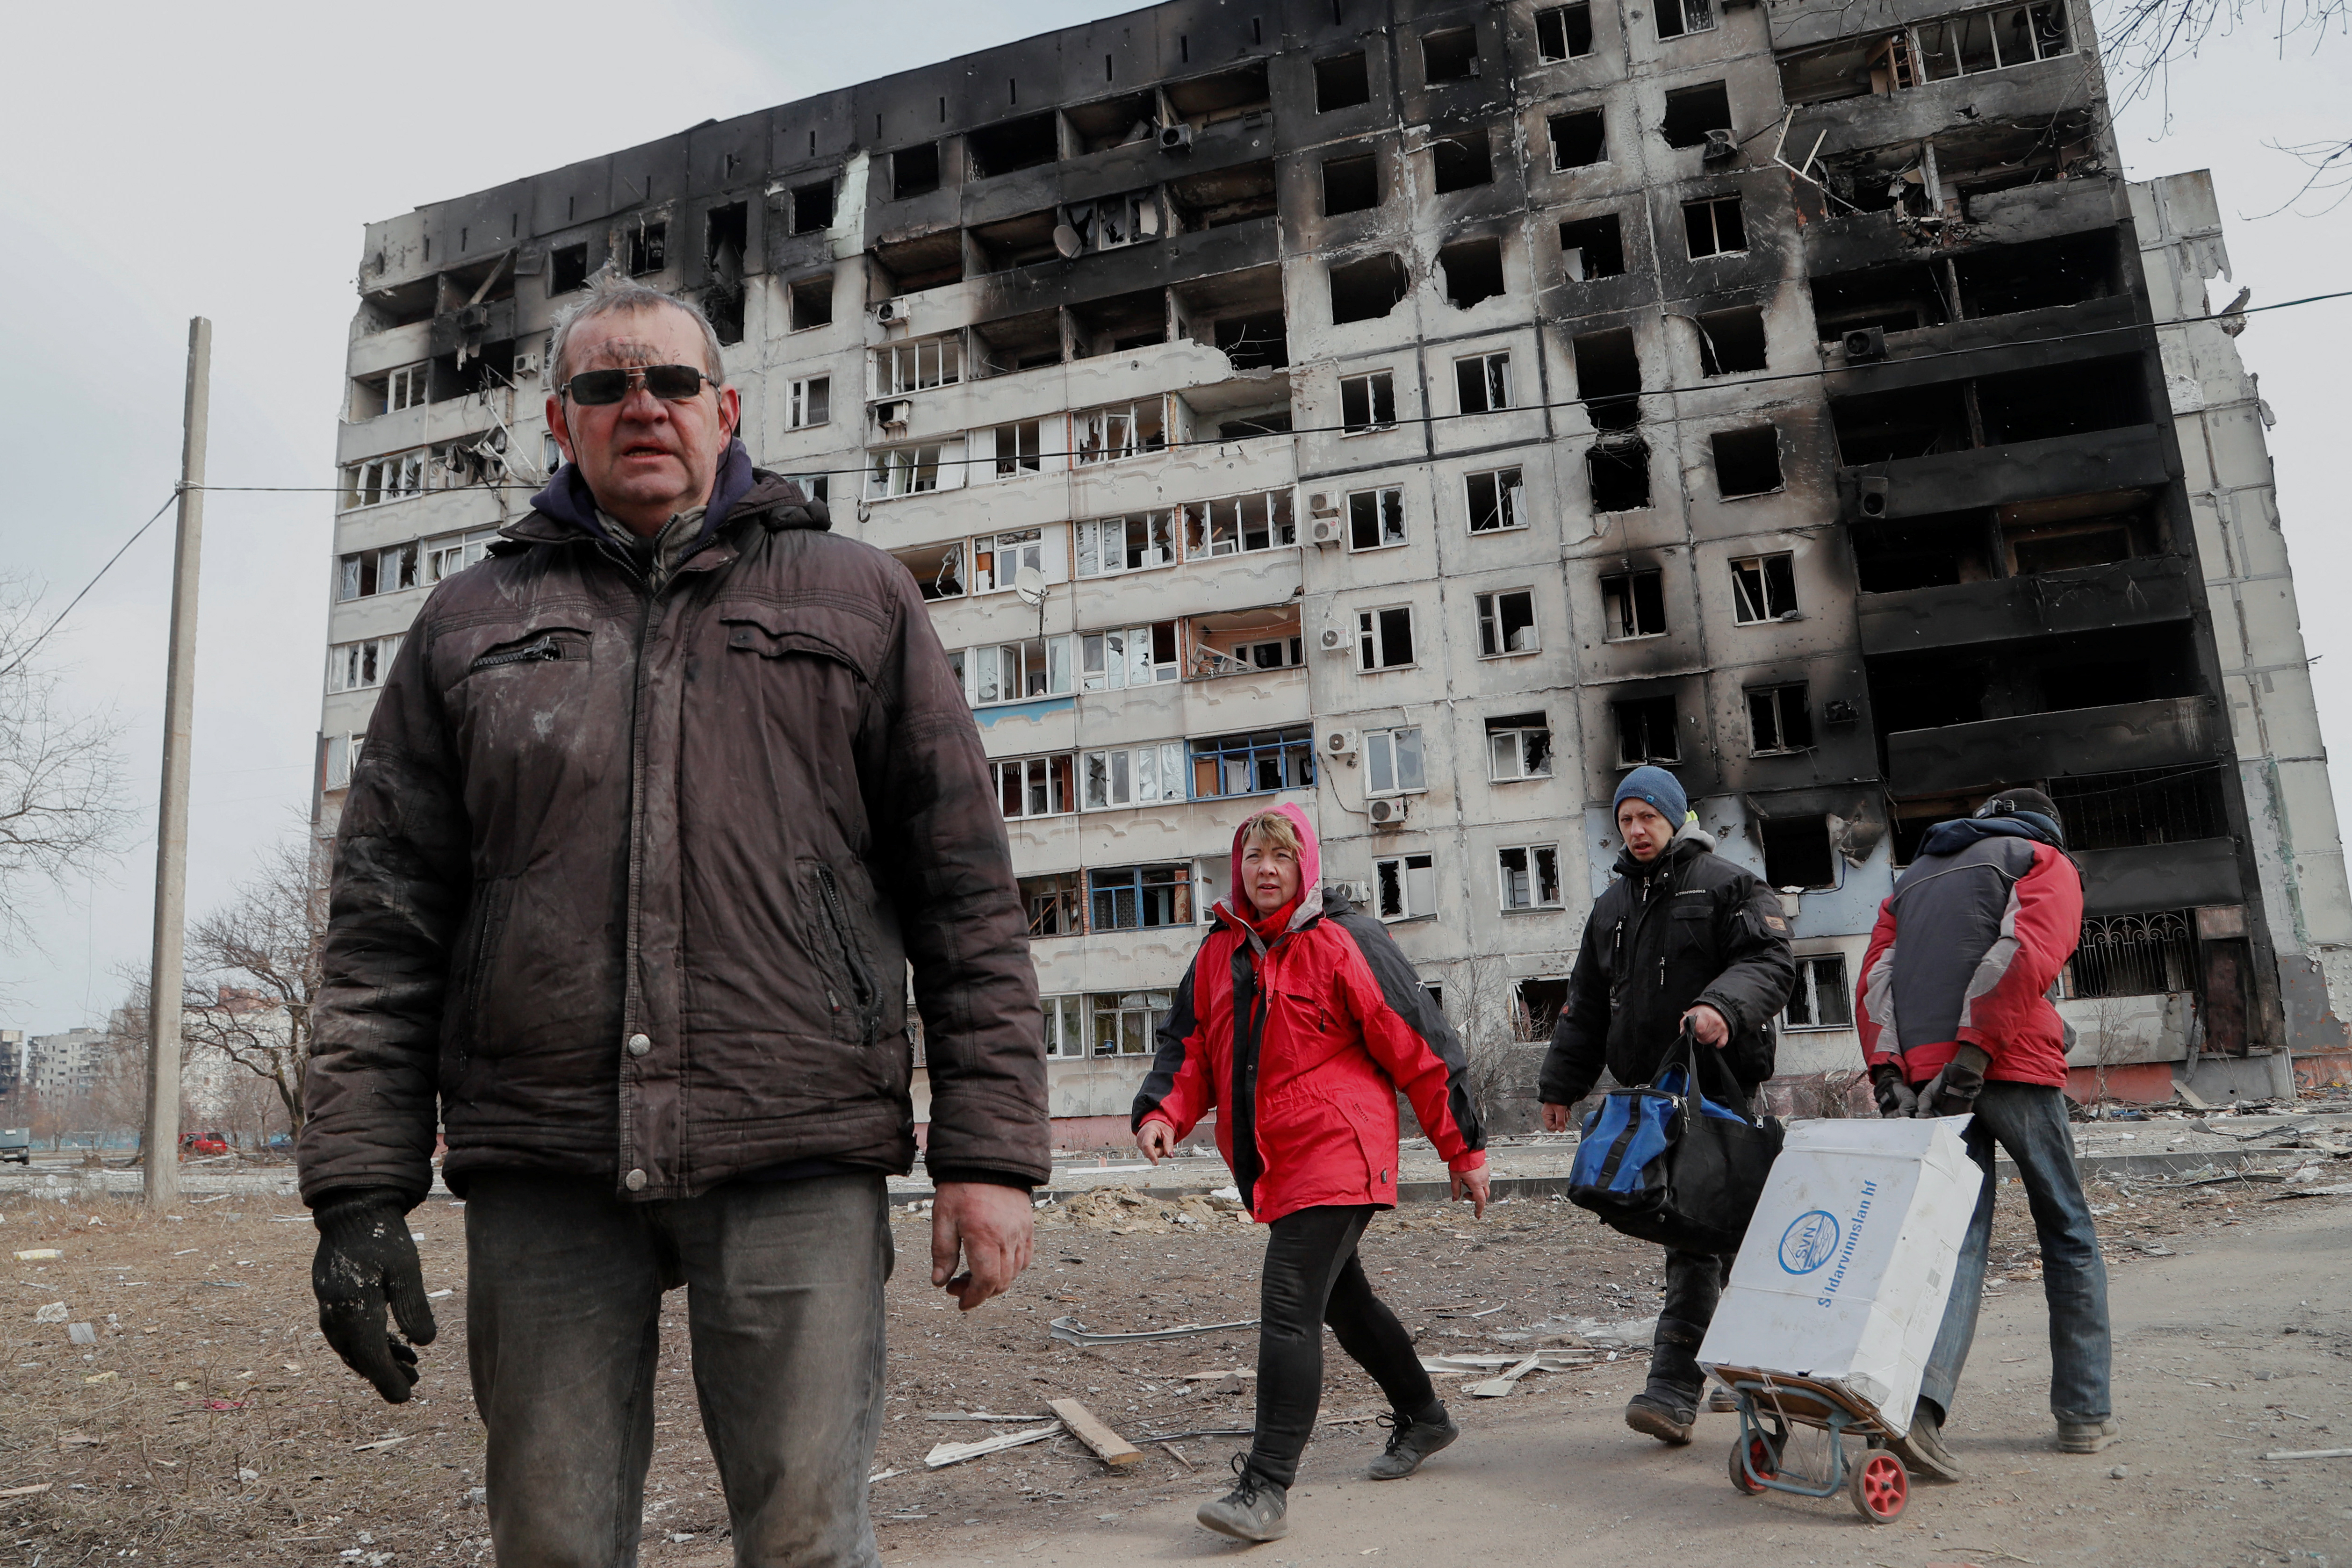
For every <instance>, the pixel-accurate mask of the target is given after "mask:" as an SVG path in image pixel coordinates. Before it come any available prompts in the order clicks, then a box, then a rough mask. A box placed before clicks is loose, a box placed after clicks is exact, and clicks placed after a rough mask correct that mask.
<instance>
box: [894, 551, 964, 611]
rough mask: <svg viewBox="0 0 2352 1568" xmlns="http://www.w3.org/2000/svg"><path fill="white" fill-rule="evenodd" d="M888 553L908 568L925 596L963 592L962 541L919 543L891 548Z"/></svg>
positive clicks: (951, 596)
mask: <svg viewBox="0 0 2352 1568" xmlns="http://www.w3.org/2000/svg"><path fill="white" fill-rule="evenodd" d="M890 554H891V557H892V558H893V559H894V560H896V561H897V562H898V564H899V565H901V566H904V567H905V568H906V569H907V572H908V575H909V576H911V577H913V578H914V579H915V585H916V586H917V587H918V588H920V589H921V590H922V593H923V597H924V598H926V599H961V598H962V597H963V595H964V566H963V541H962V540H961V539H959V540H957V541H956V542H953V543H952V544H919V545H917V546H915V547H914V548H913V549H911V550H894V551H892V552H890Z"/></svg>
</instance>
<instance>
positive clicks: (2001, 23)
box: [1912, 0, 2073, 81]
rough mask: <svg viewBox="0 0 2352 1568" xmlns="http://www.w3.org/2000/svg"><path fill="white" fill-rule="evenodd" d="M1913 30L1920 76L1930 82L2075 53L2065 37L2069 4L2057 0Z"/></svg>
mask: <svg viewBox="0 0 2352 1568" xmlns="http://www.w3.org/2000/svg"><path fill="white" fill-rule="evenodd" d="M1912 34H1913V36H1914V37H1916V39H1917V40H1918V50H1919V53H1918V61H1919V64H1918V69H1919V74H1920V76H1921V77H1922V78H1924V79H1926V80H1928V81H1943V80H1945V79H1948V78H1950V77H1956V76H1970V75H1973V74H1975V73H1977V72H1979V71H1991V70H2000V69H2003V68H2006V67H2010V66H2021V65H2031V64H2032V62H2033V61H2035V60H2046V59H2049V58H2052V57H2053V56H2055V55H2063V54H2070V53H2072V52H2073V46H2072V45H2071V44H2070V43H2069V42H2068V41H2067V37H2066V8H2065V6H2064V5H2060V4H2058V3H2057V0H2047V3H2045V4H2042V5H2002V6H1999V7H1996V8H1995V9H1993V10H1990V11H1970V12H1968V13H1966V14H1964V15H1961V16H1951V17H1947V18H1945V19H1944V20H1942V21H1938V22H1923V23H1921V24H1920V25H1919V26H1916V27H1915V28H1913V29H1912Z"/></svg>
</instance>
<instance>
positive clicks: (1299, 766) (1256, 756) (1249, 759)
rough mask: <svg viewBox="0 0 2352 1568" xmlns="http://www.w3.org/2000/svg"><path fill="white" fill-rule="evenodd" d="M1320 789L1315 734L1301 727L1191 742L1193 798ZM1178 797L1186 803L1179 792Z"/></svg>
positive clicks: (1203, 798) (1308, 728) (1310, 726)
mask: <svg viewBox="0 0 2352 1568" xmlns="http://www.w3.org/2000/svg"><path fill="white" fill-rule="evenodd" d="M1314 787H1315V731H1314V727H1313V726H1312V725H1307V724H1298V725H1294V726H1292V727H1291V728H1289V729H1286V730H1261V731H1257V732H1255V733H1254V734H1246V735H1220V736H1217V737H1215V738H1213V739H1211V740H1204V741H1195V742H1192V798H1193V799H1195V800H1206V799H1210V798H1212V797H1216V796H1223V795H1265V794H1269V793H1271V792H1272V791H1275V790H1280V789H1313V788H1314ZM1178 798H1180V799H1181V791H1180V792H1179V795H1178Z"/></svg>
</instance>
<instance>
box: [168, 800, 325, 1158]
mask: <svg viewBox="0 0 2352 1568" xmlns="http://www.w3.org/2000/svg"><path fill="white" fill-rule="evenodd" d="M329 869H330V867H329V860H328V848H327V846H326V845H325V844H323V843H321V842H320V840H318V839H316V838H314V837H311V836H310V834H308V833H299V834H295V835H289V837H286V838H285V839H283V840H281V841H280V842H279V843H278V845H277V846H276V847H273V848H271V849H269V850H268V851H266V852H265V853H264V856H263V859H262V867H261V870H260V871H259V873H258V874H257V875H256V876H255V877H254V878H253V879H251V880H249V881H247V882H246V883H245V884H244V885H243V886H241V887H240V888H238V889H237V890H236V896H235V897H234V898H232V899H231V900H229V901H228V902H227V903H226V904H225V905H223V906H222V907H221V908H219V909H217V910H214V911H213V912H212V913H211V914H209V915H206V916H205V918H204V919H203V920H201V921H197V922H196V923H195V925H194V927H193V928H191V929H190V931H189V932H188V973H189V976H190V980H189V985H188V992H187V995H186V998H185V999H184V1001H183V1002H182V1004H181V1009H182V1011H181V1016H182V1019H183V1023H182V1026H181V1027H182V1031H183V1033H184V1037H185V1038H186V1040H187V1042H188V1044H189V1045H190V1046H191V1047H193V1048H194V1049H197V1050H204V1051H214V1052H217V1053H219V1054H220V1055H221V1056H222V1057H225V1058H227V1059H228V1061H230V1062H231V1063H232V1064H234V1065H235V1066H236V1068H240V1069H242V1070H243V1071H244V1072H246V1073H248V1074H251V1075H252V1076H253V1077H255V1078H257V1079H260V1080H262V1081H263V1082H264V1083H266V1084H268V1086H269V1087H270V1088H271V1089H272V1090H273V1091H274V1092H275V1093H276V1095H277V1097H278V1105H279V1107H280V1108H281V1109H282V1110H284V1111H285V1113H286V1125H287V1128H288V1130H289V1131H295V1132H299V1131H301V1130H302V1075H303V1073H304V1072H305V1071H306V1070H307V1069H308V1068H309V1066H310V1030H311V1019H312V1016H313V1011H312V1010H313V1008H314V1007H315V1005H316V1004H317V1002H318V996H319V988H320V983H321V976H322V969H321V966H320V956H321V954H322V952H324V950H325V947H326V941H327V885H328V873H329Z"/></svg>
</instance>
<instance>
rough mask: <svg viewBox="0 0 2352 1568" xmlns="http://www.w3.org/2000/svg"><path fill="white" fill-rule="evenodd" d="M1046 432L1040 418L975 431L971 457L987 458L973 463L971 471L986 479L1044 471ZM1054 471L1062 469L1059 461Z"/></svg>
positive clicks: (1016, 477)
mask: <svg viewBox="0 0 2352 1568" xmlns="http://www.w3.org/2000/svg"><path fill="white" fill-rule="evenodd" d="M1044 431H1045V422H1044V421H1043V420H1038V419H1015V420H1013V422H1011V423H1010V424H1006V425H992V426H988V427H986V428H985V429H981V430H975V431H973V432H972V433H971V449H972V456H973V457H975V458H987V459H988V461H987V462H985V463H974V464H973V465H972V472H973V473H974V474H975V475H977V476H978V477H979V478H981V479H1019V478H1021V477H1022V476H1023V475H1024V474H1039V473H1044V472H1045V471H1046V463H1045V435H1044ZM983 448H984V449H983ZM1053 470H1054V471H1055V472H1056V473H1058V472H1060V471H1061V463H1060V462H1059V460H1056V461H1055V463H1054V465H1053Z"/></svg>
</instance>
